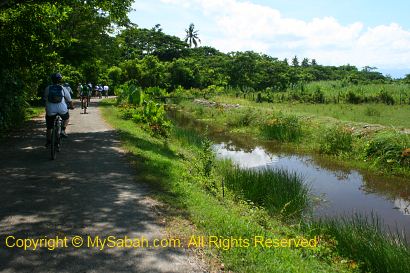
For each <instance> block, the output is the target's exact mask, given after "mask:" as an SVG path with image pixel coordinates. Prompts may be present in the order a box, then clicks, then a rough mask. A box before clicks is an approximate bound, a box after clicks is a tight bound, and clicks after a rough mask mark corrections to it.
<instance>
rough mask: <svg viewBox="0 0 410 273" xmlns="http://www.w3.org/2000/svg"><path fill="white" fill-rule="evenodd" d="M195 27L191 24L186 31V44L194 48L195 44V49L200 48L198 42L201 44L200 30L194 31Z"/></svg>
mask: <svg viewBox="0 0 410 273" xmlns="http://www.w3.org/2000/svg"><path fill="white" fill-rule="evenodd" d="M194 29H195V25H194V24H193V23H191V24H190V25H189V27H188V29H186V30H185V32H186V36H185V43H188V44H189V47H192V44H194V46H195V47H197V46H198V42H201V39H199V38H198V30H194Z"/></svg>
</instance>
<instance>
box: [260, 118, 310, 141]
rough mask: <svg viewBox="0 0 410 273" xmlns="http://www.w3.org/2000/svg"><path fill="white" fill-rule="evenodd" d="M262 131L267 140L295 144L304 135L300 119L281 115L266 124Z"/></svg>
mask: <svg viewBox="0 0 410 273" xmlns="http://www.w3.org/2000/svg"><path fill="white" fill-rule="evenodd" d="M261 129H262V130H261V131H262V134H263V135H264V136H265V138H267V139H274V140H278V141H283V142H285V141H286V142H295V141H297V140H299V139H300V138H301V137H302V135H303V133H302V125H301V122H300V119H299V118H298V117H297V116H294V115H289V116H286V115H283V114H281V113H279V114H278V115H276V116H274V117H273V118H272V119H270V120H268V121H267V122H266V123H264V124H263V125H262V128H261Z"/></svg>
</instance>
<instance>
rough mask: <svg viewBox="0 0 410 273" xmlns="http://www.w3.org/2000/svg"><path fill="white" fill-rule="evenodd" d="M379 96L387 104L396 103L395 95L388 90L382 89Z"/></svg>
mask: <svg viewBox="0 0 410 273" xmlns="http://www.w3.org/2000/svg"><path fill="white" fill-rule="evenodd" d="M378 98H379V99H380V101H381V102H383V103H385V104H387V105H393V104H394V103H395V100H394V98H393V96H392V95H390V94H389V93H387V91H386V90H384V89H382V90H381V91H380V93H379V96H378Z"/></svg>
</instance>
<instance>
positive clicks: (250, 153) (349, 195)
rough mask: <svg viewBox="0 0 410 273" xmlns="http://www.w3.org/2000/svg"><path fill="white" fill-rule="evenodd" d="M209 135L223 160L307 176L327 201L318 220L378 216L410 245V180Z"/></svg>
mask: <svg viewBox="0 0 410 273" xmlns="http://www.w3.org/2000/svg"><path fill="white" fill-rule="evenodd" d="M172 118H173V120H174V121H176V122H177V124H178V125H179V126H182V127H186V128H191V129H195V130H199V131H203V130H205V128H204V125H203V123H201V122H198V121H193V120H190V119H189V118H187V117H186V116H184V115H183V114H181V113H177V112H175V113H173V114H172ZM206 131H207V135H208V137H209V138H210V139H211V140H212V141H213V142H214V143H215V144H214V146H213V148H214V150H215V152H216V154H217V157H219V158H224V159H231V160H232V161H233V162H234V163H236V164H238V165H239V166H241V167H242V168H272V169H277V168H280V169H285V170H288V171H291V172H296V173H298V174H299V175H301V176H302V177H303V178H304V180H305V181H306V183H307V184H308V185H309V186H310V188H311V192H312V195H314V196H316V197H319V200H321V201H320V202H319V204H318V205H317V206H316V207H315V209H314V216H315V217H326V216H332V217H333V216H340V215H343V216H346V215H351V214H353V213H361V214H366V215H370V214H371V213H374V214H376V215H377V216H379V218H380V219H381V220H382V222H383V223H384V224H386V226H387V227H388V228H390V229H391V230H392V231H396V230H398V231H400V233H402V234H403V235H404V236H405V237H406V238H407V240H408V242H410V181H408V180H406V179H401V178H389V177H383V176H378V175H374V174H372V173H369V172H363V171H358V170H354V169H347V168H345V167H343V166H341V165H338V164H337V163H335V162H330V161H329V159H326V157H321V156H317V155H315V156H312V155H306V154H297V153H295V152H291V151H286V150H284V149H281V148H280V147H278V144H277V143H275V142H270V141H265V142H261V141H257V140H254V139H252V137H250V136H249V137H248V136H243V135H234V134H227V133H226V132H225V131H224V130H223V128H209V127H208V128H207V129H206Z"/></svg>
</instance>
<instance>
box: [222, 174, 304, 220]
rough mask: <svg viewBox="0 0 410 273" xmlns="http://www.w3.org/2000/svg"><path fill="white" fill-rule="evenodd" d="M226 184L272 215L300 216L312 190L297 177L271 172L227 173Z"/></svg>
mask: <svg viewBox="0 0 410 273" xmlns="http://www.w3.org/2000/svg"><path fill="white" fill-rule="evenodd" d="M224 179H225V184H226V185H227V187H228V188H229V189H231V190H232V191H234V192H236V193H239V194H240V195H242V196H243V198H244V199H245V200H251V201H252V202H254V203H255V204H257V205H261V206H263V207H265V208H266V209H267V210H268V211H269V212H270V213H271V214H272V215H275V214H276V215H277V214H280V215H282V216H284V217H294V216H300V215H301V213H302V212H303V211H304V210H305V209H306V208H307V207H308V204H309V188H308V187H307V186H306V184H305V183H304V182H303V179H302V178H301V177H300V176H299V175H297V174H296V173H290V172H287V171H285V170H272V169H240V168H239V167H234V168H231V169H225V174H224Z"/></svg>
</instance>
